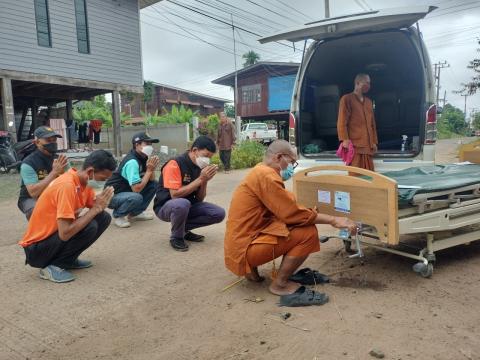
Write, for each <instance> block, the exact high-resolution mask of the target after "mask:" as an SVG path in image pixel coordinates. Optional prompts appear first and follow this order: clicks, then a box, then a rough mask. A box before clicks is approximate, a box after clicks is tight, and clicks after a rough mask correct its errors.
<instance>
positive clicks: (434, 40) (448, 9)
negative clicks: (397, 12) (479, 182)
mask: <svg viewBox="0 0 480 360" xmlns="http://www.w3.org/2000/svg"><path fill="white" fill-rule="evenodd" d="M175 3H176V4H175ZM385 3H387V2H386V1H381V0H330V12H331V14H330V16H331V17H334V16H339V15H342V14H348V13H357V12H362V11H365V10H368V9H379V8H381V7H382V6H383V7H385ZM177 4H180V5H184V6H187V7H190V8H194V9H196V10H198V11H200V12H203V13H206V14H208V15H210V16H212V17H215V18H217V19H220V20H223V21H224V22H231V14H233V22H234V24H235V25H236V26H238V27H241V28H243V29H245V30H248V31H250V32H253V33H256V34H258V35H262V36H265V35H268V34H271V33H275V32H277V31H282V30H284V29H287V28H290V27H295V26H297V25H301V24H304V23H305V22H308V21H312V20H318V19H322V18H324V16H325V14H324V4H323V1H322V0H294V1H293V0H171V1H170V0H163V1H161V2H159V3H157V4H156V5H154V6H151V7H149V8H146V9H144V10H142V11H141V29H142V48H143V72H144V77H145V79H146V80H152V81H156V82H159V83H164V84H169V85H173V86H177V87H181V88H185V89H189V90H193V91H198V92H202V93H205V94H209V95H212V96H218V97H223V98H227V99H233V92H232V90H231V89H230V88H228V87H225V86H220V85H213V84H211V81H212V80H213V79H216V78H218V77H221V76H223V75H226V74H228V73H230V72H233V71H234V68H235V67H234V56H233V41H232V28H231V26H228V25H227V24H225V23H221V22H218V21H216V20H213V19H210V18H208V17H205V16H203V15H201V14H198V13H195V12H192V11H190V10H188V9H185V8H182V7H181V6H179V5H177ZM422 4H423V5H435V6H438V9H437V10H435V11H434V12H432V13H431V14H429V15H428V16H427V17H426V18H425V19H423V20H422V21H421V22H420V28H421V30H422V32H423V36H424V40H425V42H426V45H427V48H428V51H429V54H430V58H431V61H432V64H433V63H435V62H439V61H447V62H448V63H449V64H450V67H448V68H444V69H442V72H441V91H440V92H441V96H440V97H443V93H444V91H445V90H446V91H447V102H450V103H452V104H453V105H455V106H458V107H460V108H461V109H462V110H463V107H464V98H463V97H462V96H460V95H458V94H454V93H453V91H454V90H458V89H460V88H461V85H460V84H461V83H462V82H467V81H469V80H470V79H471V77H472V76H473V72H472V70H469V69H467V65H468V62H469V61H470V60H472V59H473V58H474V57H475V56H477V57H478V56H480V53H478V52H477V51H476V49H477V48H478V46H477V42H476V38H478V37H480V2H479V1H478V0H476V1H474V0H436V1H424V0H389V1H388V7H408V6H412V5H422ZM235 36H236V39H237V40H238V41H239V42H240V43H239V44H237V49H236V50H237V66H238V67H239V68H241V67H242V62H243V61H242V58H241V55H242V54H244V53H245V52H247V51H248V50H254V51H255V52H257V53H259V54H260V56H261V60H270V61H300V60H301V55H302V46H303V44H301V43H297V44H295V49H296V51H294V50H293V49H292V48H291V47H289V46H288V45H290V43H286V42H285V43H284V45H281V44H277V43H273V44H266V45H261V44H260V43H259V42H258V41H257V39H258V38H259V37H258V36H256V35H253V34H250V33H248V32H245V31H242V30H237V31H236V33H235ZM472 108H477V109H478V110H479V111H480V93H477V94H476V95H473V96H471V97H469V98H468V99H467V113H468V114H469V113H470V111H471V110H472Z"/></svg>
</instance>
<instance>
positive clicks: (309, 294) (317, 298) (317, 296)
mask: <svg viewBox="0 0 480 360" xmlns="http://www.w3.org/2000/svg"><path fill="white" fill-rule="evenodd" d="M327 302H328V295H327V294H324V293H320V292H316V291H313V290H310V289H307V288H306V287H305V286H300V287H299V288H298V289H297V291H295V292H294V293H293V294H289V295H282V296H280V302H279V304H278V305H279V306H290V307H295V306H310V305H323V304H326V303H327Z"/></svg>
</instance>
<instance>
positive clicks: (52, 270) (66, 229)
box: [19, 150, 117, 283]
mask: <svg viewBox="0 0 480 360" xmlns="http://www.w3.org/2000/svg"><path fill="white" fill-rule="evenodd" d="M116 167H117V162H116V161H115V158H114V157H113V156H112V154H110V153H109V152H108V151H105V150H96V151H94V152H92V153H91V154H90V155H89V156H88V157H87V158H86V159H85V161H84V163H83V166H82V169H81V170H78V171H77V170H75V169H70V170H68V171H67V172H66V173H65V174H63V175H61V176H59V177H58V178H56V179H55V180H54V181H52V183H51V184H50V185H49V186H48V187H47V188H46V189H45V191H44V192H43V193H42V195H40V197H39V199H38V202H37V204H36V206H35V209H34V210H33V213H32V217H31V218H30V221H29V223H28V228H27V231H26V232H25V235H24V236H23V239H22V240H21V241H20V243H19V244H20V245H21V246H22V247H23V249H24V251H25V257H26V264H29V265H30V266H32V267H34V268H40V278H42V279H45V280H50V281H53V282H57V283H63V282H68V281H73V280H75V277H74V276H73V274H71V273H70V272H69V271H67V270H68V269H84V268H88V267H90V266H92V263H91V262H90V261H88V260H81V259H79V258H78V257H79V255H80V254H81V253H82V252H84V251H85V250H86V249H87V248H88V247H90V246H91V245H92V244H93V243H94V242H95V241H96V240H97V239H98V238H99V237H100V235H102V233H103V232H104V231H105V229H106V228H107V227H108V225H109V224H110V220H111V217H110V215H109V214H108V213H107V212H105V208H106V207H107V205H108V203H109V202H110V200H111V198H112V196H113V188H112V187H107V188H105V189H104V190H103V191H102V192H101V193H100V194H97V195H95V191H94V190H93V189H92V185H93V186H97V185H98V183H99V182H102V181H105V180H106V179H108V178H109V177H110V176H111V175H112V171H113V170H115V168H116ZM87 209H88V210H87ZM82 210H86V211H82ZM83 212H84V213H83ZM81 213H83V215H82V216H80V214H81Z"/></svg>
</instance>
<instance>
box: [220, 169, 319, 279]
mask: <svg viewBox="0 0 480 360" xmlns="http://www.w3.org/2000/svg"><path fill="white" fill-rule="evenodd" d="M316 217H317V212H316V211H315V210H313V209H307V208H305V207H303V206H300V205H298V204H297V202H296V200H295V197H294V195H293V194H292V193H291V192H289V191H288V190H286V189H285V186H284V184H283V181H282V178H281V177H280V175H279V173H278V172H277V171H275V170H274V169H272V168H271V167H269V166H266V165H264V164H258V165H257V166H255V167H254V168H253V169H252V170H251V171H250V173H249V174H248V175H247V176H246V177H245V179H244V180H243V182H242V183H241V184H240V185H239V186H238V188H237V189H236V190H235V192H234V193H233V197H232V202H231V203H230V209H229V211H228V219H227V229H226V233H225V241H224V250H225V265H226V267H227V268H228V269H229V270H230V271H232V272H233V273H235V274H237V275H239V276H242V275H245V274H248V273H250V272H251V267H256V266H258V265H260V264H264V263H266V262H268V261H271V260H272V259H273V257H278V256H281V255H284V254H287V255H290V256H304V255H308V254H309V253H312V252H315V251H319V250H320V244H319V241H318V232H317V228H316V227H315V225H314V222H315V219H316ZM256 245H258V246H257V248H256V249H255V251H252V253H249V255H248V258H249V259H250V262H251V264H249V262H248V261H247V252H248V251H249V249H250V250H252V248H255V246H256Z"/></svg>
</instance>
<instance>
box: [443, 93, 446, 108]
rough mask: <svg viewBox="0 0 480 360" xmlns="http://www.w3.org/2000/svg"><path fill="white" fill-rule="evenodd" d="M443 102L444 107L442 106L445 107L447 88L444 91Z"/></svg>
mask: <svg viewBox="0 0 480 360" xmlns="http://www.w3.org/2000/svg"><path fill="white" fill-rule="evenodd" d="M442 102H443V107H442V108H444V107H445V104H446V103H447V90H445V91H444V92H443V99H442Z"/></svg>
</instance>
